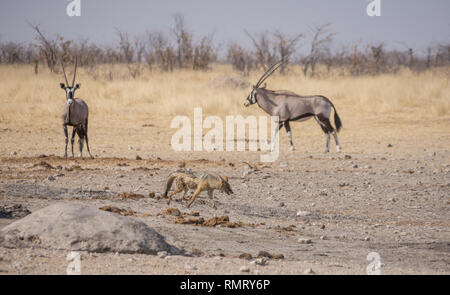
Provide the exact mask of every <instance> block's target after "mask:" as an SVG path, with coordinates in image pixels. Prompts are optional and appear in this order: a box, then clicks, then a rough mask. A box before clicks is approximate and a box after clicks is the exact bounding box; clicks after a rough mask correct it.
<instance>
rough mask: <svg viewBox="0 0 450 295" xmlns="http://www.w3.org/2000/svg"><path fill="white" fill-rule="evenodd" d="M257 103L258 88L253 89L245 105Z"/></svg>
mask: <svg viewBox="0 0 450 295" xmlns="http://www.w3.org/2000/svg"><path fill="white" fill-rule="evenodd" d="M255 103H256V90H255V89H253V90H252V92H250V94H249V95H248V96H247V99H246V101H245V103H244V106H246V107H248V106H249V105H252V104H255Z"/></svg>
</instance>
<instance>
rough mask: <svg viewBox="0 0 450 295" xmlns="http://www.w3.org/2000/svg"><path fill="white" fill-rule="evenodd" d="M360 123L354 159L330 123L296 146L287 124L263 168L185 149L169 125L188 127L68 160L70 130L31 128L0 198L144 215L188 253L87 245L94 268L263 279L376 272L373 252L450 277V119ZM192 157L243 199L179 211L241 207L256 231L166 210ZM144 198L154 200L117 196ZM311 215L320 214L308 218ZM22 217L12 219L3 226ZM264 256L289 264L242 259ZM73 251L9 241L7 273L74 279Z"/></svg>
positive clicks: (149, 133) (97, 136)
mask: <svg viewBox="0 0 450 295" xmlns="http://www.w3.org/2000/svg"><path fill="white" fill-rule="evenodd" d="M347 122H349V123H350V124H348V125H347V126H349V129H347V132H346V130H345V129H344V130H343V132H341V133H340V137H341V141H342V145H343V152H342V153H340V154H337V153H336V152H335V149H334V145H332V149H331V150H332V152H331V153H329V154H324V153H322V150H323V144H324V138H323V135H322V134H320V130H319V128H318V127H317V126H315V125H314V124H311V123H300V124H295V126H294V129H293V133H294V138H295V143H296V145H297V150H296V151H294V152H290V151H288V142H287V138H286V135H285V134H284V131H283V132H282V134H281V154H280V157H279V159H278V161H276V162H274V163H270V164H266V163H264V164H263V163H260V162H259V155H260V153H258V152H243V153H237V152H234V153H231V152H214V153H206V152H192V153H176V152H173V151H171V150H170V147H169V146H168V142H169V141H170V137H168V136H165V137H164V132H166V133H168V132H169V133H170V132H174V131H173V130H172V131H171V130H170V129H165V128H163V127H161V126H158V125H157V124H156V125H157V126H153V127H141V126H142V124H140V123H139V125H137V126H136V128H131V127H128V128H122V129H120V128H114V130H112V129H108V128H104V129H100V128H99V129H97V130H95V129H94V131H92V132H91V140H90V142H91V148H92V150H93V152H94V155H96V158H95V159H79V158H75V159H68V160H65V159H63V158H61V157H60V156H61V155H62V148H63V137H62V134H61V130H59V129H58V128H56V127H57V126H56V125H55V128H54V129H46V128H43V130H41V131H39V132H36V131H33V132H29V133H28V131H27V130H26V129H24V128H20V129H14V128H10V127H8V128H2V130H1V132H0V140H1V148H0V155H1V158H0V161H1V162H0V163H1V164H0V169H1V170H0V206H2V205H10V204H22V205H23V206H25V207H26V208H28V209H29V210H30V211H35V210H37V209H40V208H43V207H45V206H47V205H49V204H52V203H54V202H59V201H66V202H82V203H85V204H90V205H93V206H98V207H99V208H100V207H104V206H111V207H117V208H120V209H126V210H131V211H132V212H134V213H135V215H136V216H135V217H131V218H138V219H139V220H142V221H144V222H145V223H147V224H148V225H150V226H151V227H154V228H155V229H156V230H157V231H159V232H160V233H161V234H162V235H164V236H165V237H166V239H167V241H168V242H169V243H171V244H174V245H175V246H177V247H179V248H182V249H184V250H185V251H186V253H187V254H188V255H186V256H168V257H166V258H160V257H157V256H151V255H140V254H136V255H131V254H115V253H83V256H82V261H81V272H82V273H83V274H239V273H241V272H240V268H241V267H242V266H248V267H249V269H250V273H253V274H255V273H259V274H303V273H304V271H305V270H306V269H308V268H312V269H313V271H314V272H315V273H317V274H365V273H366V267H367V265H368V264H369V261H367V260H366V258H367V254H368V253H369V252H378V253H379V254H380V257H381V263H382V268H381V272H382V273H383V274H450V213H449V205H450V197H449V196H450V177H449V176H450V151H449V149H448V147H449V146H450V135H449V134H450V133H449V132H448V127H450V124H449V123H450V122H449V121H448V119H443V120H436V121H434V122H433V121H421V122H419V121H417V122H409V121H401V120H397V119H395V118H392V119H390V118H386V120H383V121H380V120H377V121H375V120H374V121H370V119H368V120H367V121H360V123H358V124H357V123H356V122H355V123H352V122H351V121H350V120H347ZM136 124H138V123H136ZM344 124H345V122H344ZM43 134H45V135H43ZM305 134H309V135H307V136H306V135H305ZM121 138H127V140H120V139H121ZM108 139H111V140H108ZM14 152H16V154H11V153H14ZM136 155H140V157H142V160H136V159H135V157H136ZM244 161H247V162H249V163H250V164H251V165H253V166H254V168H255V167H256V169H249V168H248V165H247V164H245V163H243V162H244ZM183 164H185V167H186V168H192V169H193V170H196V171H199V172H206V171H207V172H212V173H218V174H223V175H227V176H228V177H230V184H231V186H232V188H233V190H234V195H232V196H227V195H225V194H222V193H218V192H216V193H215V200H216V205H217V207H218V209H217V210H214V209H212V208H211V205H210V203H209V201H208V198H207V196H206V194H205V193H202V194H201V195H200V197H199V198H198V199H197V201H196V202H195V203H194V205H193V206H192V207H191V208H190V209H187V208H186V207H185V206H186V202H181V203H180V202H173V203H172V204H171V207H174V208H177V209H179V210H180V211H181V212H187V213H190V212H198V214H199V216H197V217H203V218H204V219H209V218H212V217H214V216H223V215H227V216H229V219H230V221H231V222H242V223H243V226H236V227H227V226H221V225H217V226H213V227H209V226H198V225H191V224H177V220H178V217H177V216H172V215H167V214H163V212H164V211H165V210H166V209H167V208H168V206H167V205H166V200H164V199H161V198H159V196H160V193H161V192H162V188H163V186H164V183H165V180H166V177H167V175H168V174H169V173H170V172H171V171H173V170H175V169H177V168H178V167H179V166H183ZM52 179H54V180H52ZM130 192H135V193H137V194H141V195H142V196H144V197H143V198H125V199H123V198H117V197H115V196H117V195H119V194H121V193H130ZM153 192H154V193H155V194H152V193H153ZM298 211H306V212H303V213H302V214H301V215H302V216H297V212H298ZM127 212H129V211H127ZM197 217H195V218H197ZM13 221H14V220H13V219H0V228H2V227H4V226H6V225H7V224H9V223H11V222H13ZM299 239H305V240H303V242H301V241H299ZM308 240H310V241H308ZM260 251H267V252H269V253H270V254H282V255H283V256H284V259H268V262H267V265H264V266H263V265H257V264H252V263H251V262H252V261H253V260H254V259H251V260H246V259H243V258H239V256H240V255H242V254H243V253H249V254H251V255H252V256H253V257H256V256H257V255H258V253H259V252H260ZM67 254H68V251H63V250H60V251H54V250H48V249H38V248H36V249H6V248H0V273H1V274H64V273H65V271H66V267H67V264H68V262H67V261H66V256H67Z"/></svg>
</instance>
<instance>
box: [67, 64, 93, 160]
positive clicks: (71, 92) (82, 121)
mask: <svg viewBox="0 0 450 295" xmlns="http://www.w3.org/2000/svg"><path fill="white" fill-rule="evenodd" d="M61 66H62V70H63V73H64V79H65V80H66V84H64V83H60V86H61V88H62V89H64V91H65V92H66V99H67V101H66V103H65V105H64V108H63V111H62V121H63V124H62V125H63V128H64V135H65V137H66V148H65V152H64V157H66V158H67V144H68V142H69V138H68V134H67V125H69V126H73V131H72V138H71V140H70V143H71V144H72V158H73V143H74V141H75V133H77V134H78V138H79V139H78V142H79V144H80V157H82V156H83V140H84V139H85V138H86V147H87V150H88V154H89V157H91V158H92V155H91V151H90V150H89V141H88V134H87V131H88V116H89V109H88V106H87V104H86V103H85V102H84V101H83V100H82V99H81V98H75V90H77V89H80V86H81V85H80V84H78V83H77V84H76V85H75V86H74V84H75V78H76V75H77V66H78V59H77V58H76V59H75V69H74V72H73V80H72V86H69V82H68V81H67V76H66V71H65V69H64V63H63V62H62V61H61Z"/></svg>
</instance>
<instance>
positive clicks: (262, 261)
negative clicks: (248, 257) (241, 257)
mask: <svg viewBox="0 0 450 295" xmlns="http://www.w3.org/2000/svg"><path fill="white" fill-rule="evenodd" d="M251 264H257V265H266V264H267V258H266V257H260V258H257V259H256V260H253V261H252V262H251Z"/></svg>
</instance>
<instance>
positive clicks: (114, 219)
mask: <svg viewBox="0 0 450 295" xmlns="http://www.w3.org/2000/svg"><path fill="white" fill-rule="evenodd" d="M0 245H2V246H3V247H7V248H24V247H41V248H51V249H65V250H72V251H90V252H119V253H145V254H157V252H159V251H167V252H170V253H173V254H179V250H178V249H177V248H175V247H172V246H170V245H169V244H167V243H166V242H165V240H164V237H163V236H161V235H160V234H159V233H157V232H156V231H155V230H154V229H152V228H150V227H149V226H147V225H146V224H145V223H143V222H142V221H139V220H137V219H135V218H133V217H126V216H121V215H119V214H115V213H109V212H105V211H102V210H99V209H98V208H97V207H92V206H86V205H82V204H76V203H57V204H54V205H51V206H48V207H45V208H43V209H41V210H38V211H36V212H34V213H32V214H30V215H28V216H26V217H25V218H23V219H20V220H18V221H16V222H14V223H11V224H10V225H8V226H6V227H4V228H3V229H2V230H1V231H0Z"/></svg>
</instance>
